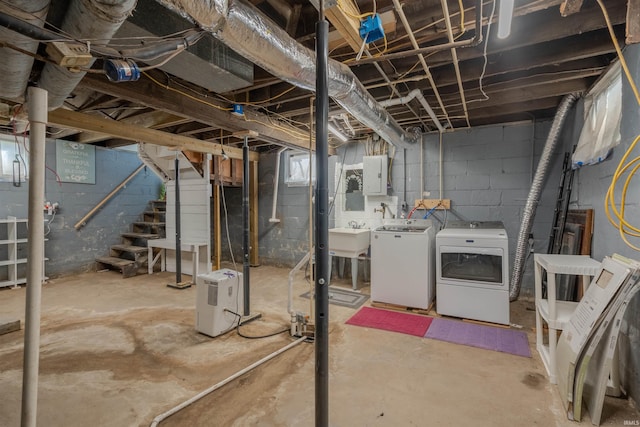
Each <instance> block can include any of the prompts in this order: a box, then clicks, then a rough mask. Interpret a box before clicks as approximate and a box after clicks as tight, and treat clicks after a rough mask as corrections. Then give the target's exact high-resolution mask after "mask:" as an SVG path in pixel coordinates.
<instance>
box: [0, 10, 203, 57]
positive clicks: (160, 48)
mask: <svg viewBox="0 0 640 427" xmlns="http://www.w3.org/2000/svg"><path fill="white" fill-rule="evenodd" d="M0 27H5V28H7V29H9V30H11V31H15V32H16V33H18V34H22V35H23V36H26V37H29V38H32V39H34V40H38V41H51V40H64V41H67V42H74V41H75V40H74V39H71V38H69V37H67V36H65V35H62V34H57V33H55V32H53V31H51V30H47V29H46V28H40V27H38V26H36V25H33V24H31V23H30V22H27V21H23V20H22V19H19V18H16V17H15V16H12V15H9V14H7V13H4V12H0ZM202 34H203V33H202V30H198V29H193V30H190V31H188V32H186V33H185V34H184V36H183V37H182V38H181V39H180V40H167V41H164V42H158V43H156V44H153V45H151V46H145V47H139V48H133V49H123V50H117V49H113V48H111V47H107V46H100V47H95V48H92V49H91V52H92V53H93V54H95V55H100V56H109V57H113V58H121V57H124V58H130V57H131V58H135V59H138V60H140V61H145V60H152V59H155V58H157V57H158V56H161V55H164V54H169V53H171V52H175V51H176V50H178V49H180V48H182V47H184V46H187V47H188V46H192V45H194V44H196V43H197V42H198V41H199V40H200V39H201V38H202Z"/></svg>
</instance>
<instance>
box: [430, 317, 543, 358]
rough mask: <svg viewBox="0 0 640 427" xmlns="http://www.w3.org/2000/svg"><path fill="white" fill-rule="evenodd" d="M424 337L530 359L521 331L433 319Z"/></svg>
mask: <svg viewBox="0 0 640 427" xmlns="http://www.w3.org/2000/svg"><path fill="white" fill-rule="evenodd" d="M424 336H425V338H432V339H434V340H440V341H447V342H452V343H455V344H463V345H468V346H471V347H478V348H484V349H487V350H494V351H500V352H503V353H510V354H515V355H517V356H522V357H531V351H530V350H529V340H528V339H527V334H526V333H524V332H523V331H515V330H512V329H503V328H494V327H492V326H484V325H477V324H474V323H465V322H459V321H456V320H447V319H441V318H436V319H433V322H432V323H431V326H430V327H429V330H428V331H427V333H426V334H425V335H424Z"/></svg>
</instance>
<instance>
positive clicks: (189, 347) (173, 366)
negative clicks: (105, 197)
mask: <svg viewBox="0 0 640 427" xmlns="http://www.w3.org/2000/svg"><path fill="white" fill-rule="evenodd" d="M288 272H289V270H287V269H279V268H275V267H268V266H262V267H257V268H252V269H251V282H252V294H251V299H252V312H257V313H260V314H261V315H262V318H261V319H259V320H257V321H254V322H252V323H251V324H248V325H246V326H244V332H245V333H248V334H262V333H267V332H270V331H274V330H277V329H279V328H281V327H286V326H288V322H289V316H288V314H287V311H286V310H287V276H288ZM300 276H301V275H300ZM172 280H175V279H174V276H173V275H171V274H168V273H156V274H154V275H152V276H137V277H134V278H131V279H124V280H123V279H121V277H120V276H119V275H118V274H117V273H113V272H105V273H88V274H82V275H77V276H71V277H66V278H61V279H56V280H52V281H50V283H48V284H47V285H45V286H44V289H43V298H42V304H43V311H42V339H41V359H40V386H39V402H38V420H39V422H38V425H41V426H48V427H55V426H65V427H69V426H83V427H84V426H118V427H120V426H148V425H149V424H150V423H151V421H152V419H153V418H154V417H155V416H156V415H157V414H160V413H162V412H164V411H166V410H168V409H170V408H171V407H173V406H175V405H177V404H178V403H180V402H182V401H184V400H186V399H188V398H190V397H191V396H193V395H195V394H197V393H199V392H200V391H202V390H204V389H206V388H208V387H209V386H211V385H213V384H215V383H217V382H219V381H221V380H222V379H224V378H226V377H228V376H230V375H231V374H233V373H235V372H237V371H239V370H240V369H242V368H244V367H246V366H248V365H249V364H251V363H253V362H254V361H256V360H258V359H260V358H262V357H264V356H266V355H267V354H269V353H271V352H273V351H275V350H277V349H279V348H281V347H283V346H284V345H286V344H287V343H289V342H291V341H292V339H291V338H289V337H288V335H287V334H282V335H278V336H275V337H272V338H267V339H262V340H247V339H244V338H241V337H239V336H238V335H237V334H236V333H235V332H231V333H228V334H226V335H224V336H222V337H218V338H215V339H212V338H209V337H206V336H204V335H201V334H198V333H196V332H195V330H194V301H195V288H194V287H192V288H190V289H186V290H175V289H170V288H167V287H166V286H165V285H166V283H168V282H171V281H172ZM334 284H338V285H340V284H341V285H343V286H345V287H348V286H349V284H348V282H347V281H342V282H339V283H336V282H334ZM308 289H309V285H308V284H307V283H306V281H305V280H304V279H303V278H302V277H299V278H298V279H297V280H296V285H295V292H294V294H295V295H296V296H298V295H301V294H302V293H304V292H306V291H307V290H308ZM363 292H365V293H367V292H368V288H367V287H364V288H363ZM24 303H25V289H24V288H20V289H4V290H0V318H7V317H14V318H20V319H24ZM367 304H368V303H367ZM309 306H310V302H309V300H306V299H302V298H299V297H296V300H295V307H296V308H297V309H298V310H301V311H308V310H309ZM530 308H531V303H527V302H517V303H515V304H512V319H513V321H514V322H515V323H519V324H522V325H523V326H524V327H525V328H524V330H526V331H527V332H528V334H529V343H530V347H531V350H532V353H533V358H530V359H529V358H523V357H518V356H513V355H509V354H503V353H497V352H492V351H487V350H482V349H476V348H470V347H465V346H459V345H455V344H450V343H445V342H440V341H435V340H429V339H424V338H419V337H414V336H408V335H402V334H397V333H391V332H385V331H380V330H374V329H368V328H361V327H356V326H350V325H345V324H344V322H345V320H347V319H348V318H349V317H350V316H351V315H353V314H354V313H355V310H353V309H349V308H344V307H338V306H334V305H331V306H330V379H329V386H330V396H329V407H330V420H331V421H330V424H331V425H332V426H345V427H346V426H348V427H352V426H394V427H395V426H411V425H415V426H426V425H429V426H439V425H441V426H453V425H474V426H516V425H518V426H520V425H540V426H553V425H555V426H575V425H578V423H574V422H571V421H568V420H567V419H566V417H565V416H564V414H563V409H562V405H561V403H560V398H559V396H558V392H557V390H556V388H555V386H552V385H550V384H549V383H548V381H547V379H546V375H545V372H544V368H543V366H542V363H541V361H540V358H539V356H538V354H537V353H536V351H535V338H534V335H533V333H532V330H531V327H532V326H533V323H534V312H533V311H531V310H530ZM22 343H23V332H22V331H20V332H12V333H9V334H6V335H3V336H0V425H1V426H18V425H19V423H20V421H19V420H20V400H21V398H20V396H21V382H22ZM314 390H315V389H314V347H313V344H307V343H303V344H301V345H298V346H297V347H295V348H293V349H291V350H289V351H287V352H286V353H284V354H282V355H280V356H278V357H277V358H275V359H273V360H271V361H269V362H267V363H266V364H264V365H262V366H260V367H258V368H257V369H256V370H254V371H252V372H251V373H249V374H246V375H245V376H243V377H241V378H239V379H238V380H236V381H234V382H232V383H230V384H228V385H227V386H224V387H223V388H221V389H219V390H217V391H215V392H213V393H212V394H210V395H208V396H207V397H205V398H204V399H202V400H201V401H199V402H197V403H195V404H193V405H192V406H190V407H188V408H186V409H184V410H183V411H181V412H180V413H178V414H176V415H174V416H172V417H170V418H169V419H167V420H166V421H164V422H163V423H161V426H163V427H165V426H312V425H313V424H314ZM604 418H605V422H604V424H603V425H607V426H617V425H624V423H625V421H630V422H632V423H637V422H638V420H640V414H639V413H638V411H636V410H635V409H634V407H633V406H632V403H631V402H629V401H627V400H621V399H611V398H607V401H606V406H605V411H604ZM580 425H585V426H587V425H591V423H590V421H589V418H588V415H586V417H585V418H584V419H583V421H582V423H580ZM632 425H633V424H632Z"/></svg>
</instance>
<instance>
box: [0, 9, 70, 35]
mask: <svg viewBox="0 0 640 427" xmlns="http://www.w3.org/2000/svg"><path fill="white" fill-rule="evenodd" d="M0 27H5V28H7V29H9V30H11V31H15V32H16V33H19V34H22V35H23V36H27V37H29V38H32V39H35V40H60V39H64V38H65V37H64V36H61V35H58V34H56V33H54V32H53V31H49V30H46V29H44V28H40V27H38V26H36V25H33V24H31V23H30V22H26V21H23V20H22V19H19V18H16V17H15V16H11V15H9V14H7V13H4V12H0Z"/></svg>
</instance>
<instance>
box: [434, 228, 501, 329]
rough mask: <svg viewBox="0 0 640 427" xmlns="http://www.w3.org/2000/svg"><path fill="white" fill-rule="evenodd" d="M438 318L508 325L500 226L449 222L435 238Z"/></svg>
mask: <svg viewBox="0 0 640 427" xmlns="http://www.w3.org/2000/svg"><path fill="white" fill-rule="evenodd" d="M436 248H437V249H436V252H437V254H436V270H437V276H436V295H437V296H436V301H437V302H436V305H437V311H438V313H439V314H444V315H449V316H456V317H463V318H466V319H475V320H482V321H486V322H493V323H501V324H505V325H508V324H509V240H508V238H507V232H506V231H505V229H504V225H503V224H502V223H501V222H465V221H451V222H449V224H448V225H447V227H446V228H444V229H443V230H441V231H440V232H439V233H438V234H437V236H436Z"/></svg>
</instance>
